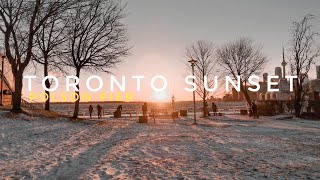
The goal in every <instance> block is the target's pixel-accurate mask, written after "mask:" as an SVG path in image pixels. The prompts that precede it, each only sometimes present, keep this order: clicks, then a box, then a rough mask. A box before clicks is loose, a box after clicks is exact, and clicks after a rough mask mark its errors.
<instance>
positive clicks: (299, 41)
mask: <svg viewBox="0 0 320 180" xmlns="http://www.w3.org/2000/svg"><path fill="white" fill-rule="evenodd" d="M312 20H314V16H313V15H306V16H304V17H303V18H302V20H301V21H299V22H293V25H292V28H291V34H292V39H291V41H290V44H291V45H290V54H291V55H290V56H291V57H290V67H291V73H292V74H295V75H297V76H298V79H296V81H295V84H294V109H295V115H296V116H297V117H300V116H301V110H302V107H303V101H304V100H305V96H306V94H307V91H308V88H307V86H305V83H306V82H305V81H306V78H307V75H308V73H309V70H310V68H311V65H313V64H314V63H315V61H316V60H317V59H319V56H320V47H319V44H317V41H316V39H317V38H318V37H319V34H318V33H316V32H315V31H314V30H313V26H312Z"/></svg>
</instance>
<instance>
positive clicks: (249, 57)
mask: <svg viewBox="0 0 320 180" xmlns="http://www.w3.org/2000/svg"><path fill="white" fill-rule="evenodd" d="M261 50H262V47H260V46H256V45H254V43H253V41H252V40H251V39H248V38H240V39H237V40H235V41H233V42H229V43H226V44H225V45H223V46H221V47H220V48H219V49H218V50H217V58H218V61H219V64H220V65H221V66H222V67H223V68H224V69H225V70H226V72H227V74H228V75H231V76H232V77H233V78H234V80H236V79H237V77H238V76H240V90H241V92H242V93H243V94H244V96H245V98H246V101H247V102H248V103H249V104H251V98H250V96H249V94H248V89H247V87H246V84H247V82H248V79H249V77H250V76H251V75H254V74H255V75H258V74H259V73H260V71H261V70H262V69H263V68H264V67H265V65H266V63H267V62H268V58H267V57H266V56H265V55H264V54H263V53H262V52H261Z"/></svg>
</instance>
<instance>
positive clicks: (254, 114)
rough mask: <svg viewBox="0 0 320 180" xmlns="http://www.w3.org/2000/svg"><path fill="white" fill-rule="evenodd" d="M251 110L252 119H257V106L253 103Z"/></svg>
mask: <svg viewBox="0 0 320 180" xmlns="http://www.w3.org/2000/svg"><path fill="white" fill-rule="evenodd" d="M251 110H252V114H253V118H254V119H258V118H259V115H258V106H257V105H256V103H255V102H252V105H251Z"/></svg>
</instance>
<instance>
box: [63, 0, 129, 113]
mask: <svg viewBox="0 0 320 180" xmlns="http://www.w3.org/2000/svg"><path fill="white" fill-rule="evenodd" d="M124 8H125V6H122V4H121V3H120V2H119V1H113V0H92V1H90V2H87V3H77V4H76V8H74V9H73V10H72V11H70V14H69V17H70V23H69V24H70V26H69V27H68V32H67V34H66V36H67V37H66V38H67V41H66V46H65V49H67V52H66V54H65V55H64V58H65V59H66V61H65V64H66V65H67V66H70V67H72V68H74V69H75V71H76V76H77V77H78V78H79V77H80V71H81V70H95V71H103V72H109V71H110V68H113V67H115V66H116V65H117V64H118V63H120V62H121V60H122V59H121V58H122V57H124V56H126V55H128V52H129V49H130V48H128V47H127V41H128V38H127V33H126V26H125V25H124V24H123V23H121V20H122V19H123V18H124V17H125V14H124ZM77 88H78V90H79V85H77ZM78 90H76V92H75V93H76V95H77V96H78V97H79V98H78V100H77V101H76V102H75V108H74V113H73V118H77V117H78V112H79V102H80V94H79V91H78Z"/></svg>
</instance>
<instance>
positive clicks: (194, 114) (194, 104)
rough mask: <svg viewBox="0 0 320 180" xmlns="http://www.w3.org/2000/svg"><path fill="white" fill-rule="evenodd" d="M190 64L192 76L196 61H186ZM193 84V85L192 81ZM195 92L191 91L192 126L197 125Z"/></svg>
mask: <svg viewBox="0 0 320 180" xmlns="http://www.w3.org/2000/svg"><path fill="white" fill-rule="evenodd" d="M188 62H189V63H190V64H191V67H192V75H193V76H194V66H195V65H196V63H197V61H196V60H194V59H191V60H190V61H188ZM193 83H194V79H193ZM195 93H196V92H195V91H193V124H194V125H197V117H196V94H195Z"/></svg>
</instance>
